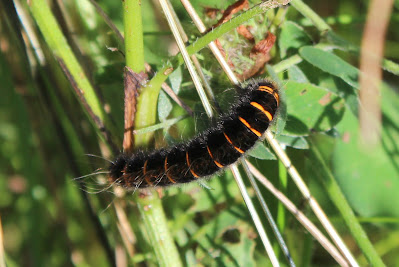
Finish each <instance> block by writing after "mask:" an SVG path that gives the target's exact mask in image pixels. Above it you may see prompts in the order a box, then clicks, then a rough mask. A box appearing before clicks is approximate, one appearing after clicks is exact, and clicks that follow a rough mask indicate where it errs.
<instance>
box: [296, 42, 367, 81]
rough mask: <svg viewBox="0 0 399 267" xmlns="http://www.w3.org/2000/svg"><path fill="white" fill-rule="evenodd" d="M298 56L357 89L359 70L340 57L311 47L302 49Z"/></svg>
mask: <svg viewBox="0 0 399 267" xmlns="http://www.w3.org/2000/svg"><path fill="white" fill-rule="evenodd" d="M299 54H300V55H301V57H302V58H303V59H305V60H306V61H307V62H309V63H310V64H312V65H314V66H315V67H317V68H319V69H321V70H323V71H325V72H327V73H330V74H331V75H334V76H337V77H339V78H341V79H342V80H344V81H345V82H347V83H348V84H349V85H351V86H353V87H355V88H359V84H358V82H357V81H358V76H359V70H358V69H357V68H355V67H353V66H352V65H350V64H349V63H347V62H346V61H344V60H343V59H341V58H340V57H338V56H336V55H334V54H332V53H330V52H326V51H323V50H320V49H317V48H314V47H311V46H306V47H302V48H301V49H300V50H299Z"/></svg>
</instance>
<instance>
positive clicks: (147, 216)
mask: <svg viewBox="0 0 399 267" xmlns="http://www.w3.org/2000/svg"><path fill="white" fill-rule="evenodd" d="M123 23H124V29H125V56H126V66H128V67H130V68H131V69H132V70H133V71H134V72H136V73H140V72H141V71H144V70H145V69H144V45H143V24H142V16H141V1H140V0H124V2H123ZM161 84H162V82H161V83H160V84H156V85H157V86H159V88H161ZM158 93H159V90H158V91H157V93H154V90H153V87H152V85H151V84H150V85H147V86H146V87H143V88H141V92H140V96H139V98H138V99H137V106H136V115H135V116H136V118H135V128H137V129H141V128H144V127H146V126H149V125H154V124H155V122H156V114H157V113H156V110H157V107H156V103H157V100H158ZM126 104H129V103H125V105H126ZM152 104H155V106H153V105H152ZM152 137H153V135H152V134H141V135H136V136H135V144H136V146H144V147H145V146H148V145H149V143H150V141H151V140H152ZM135 199H136V201H137V205H138V207H139V211H140V214H141V216H142V218H143V222H144V226H145V228H146V231H147V234H148V237H149V241H150V242H151V246H152V248H153V249H154V252H155V256H156V258H157V261H158V265H159V266H182V264H181V260H180V257H179V254H178V252H177V248H176V246H175V243H174V240H173V238H172V235H171V234H170V231H169V229H168V223H167V219H166V216H165V213H164V211H163V208H162V203H161V200H160V199H159V197H158V194H157V193H156V192H155V191H151V192H149V193H147V194H136V198H135Z"/></svg>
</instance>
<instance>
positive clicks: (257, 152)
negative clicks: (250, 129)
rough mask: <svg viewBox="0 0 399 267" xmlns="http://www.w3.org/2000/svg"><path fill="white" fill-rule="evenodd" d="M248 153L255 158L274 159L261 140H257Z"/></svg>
mask: <svg viewBox="0 0 399 267" xmlns="http://www.w3.org/2000/svg"><path fill="white" fill-rule="evenodd" d="M248 155H249V156H251V157H254V158H257V159H266V160H275V159H276V157H275V156H274V154H273V153H272V152H270V150H269V149H268V148H267V147H266V146H265V145H264V144H263V143H261V142H258V143H257V144H256V145H255V147H254V148H253V149H251V150H250V151H249V153H248Z"/></svg>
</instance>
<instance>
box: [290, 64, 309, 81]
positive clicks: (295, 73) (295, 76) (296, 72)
mask: <svg viewBox="0 0 399 267" xmlns="http://www.w3.org/2000/svg"><path fill="white" fill-rule="evenodd" d="M288 79H289V80H293V81H296V82H299V83H308V82H309V80H308V78H307V77H306V75H305V73H303V71H302V70H301V69H300V68H299V67H298V66H297V65H294V66H291V67H289V69H288Z"/></svg>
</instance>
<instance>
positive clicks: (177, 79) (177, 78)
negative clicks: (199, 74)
mask: <svg viewBox="0 0 399 267" xmlns="http://www.w3.org/2000/svg"><path fill="white" fill-rule="evenodd" d="M169 81H170V85H171V87H172V89H173V92H175V94H178V93H179V91H180V87H181V83H182V81H183V73H182V71H181V67H178V68H177V69H176V70H175V71H174V72H172V73H171V74H170V75H169Z"/></svg>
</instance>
